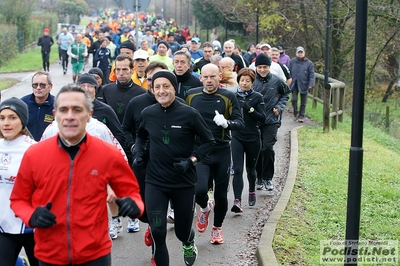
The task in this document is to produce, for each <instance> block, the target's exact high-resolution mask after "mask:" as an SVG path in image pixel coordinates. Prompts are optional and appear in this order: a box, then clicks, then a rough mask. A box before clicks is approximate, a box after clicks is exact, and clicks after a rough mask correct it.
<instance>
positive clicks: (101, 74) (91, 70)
mask: <svg viewBox="0 0 400 266" xmlns="http://www.w3.org/2000/svg"><path fill="white" fill-rule="evenodd" d="M88 73H89V74H96V75H98V76H99V77H100V78H101V79H103V71H102V70H101V69H100V68H98V67H94V68H91V69H90V70H89V71H88Z"/></svg>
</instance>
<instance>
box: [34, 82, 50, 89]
mask: <svg viewBox="0 0 400 266" xmlns="http://www.w3.org/2000/svg"><path fill="white" fill-rule="evenodd" d="M47 85H49V84H45V83H32V88H34V89H36V88H37V87H38V86H39V87H40V88H41V89H45V88H46V86H47Z"/></svg>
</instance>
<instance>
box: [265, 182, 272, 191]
mask: <svg viewBox="0 0 400 266" xmlns="http://www.w3.org/2000/svg"><path fill="white" fill-rule="evenodd" d="M263 183H264V189H265V190H267V191H271V190H273V189H274V185H272V180H263Z"/></svg>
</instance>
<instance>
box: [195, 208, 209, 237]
mask: <svg viewBox="0 0 400 266" xmlns="http://www.w3.org/2000/svg"><path fill="white" fill-rule="evenodd" d="M208 205H209V207H210V210H208V211H206V212H203V211H202V210H201V209H200V215H198V217H197V223H196V225H197V231H199V232H200V233H203V232H204V231H206V230H207V227H208V217H209V216H210V212H211V209H212V203H211V201H209V202H208Z"/></svg>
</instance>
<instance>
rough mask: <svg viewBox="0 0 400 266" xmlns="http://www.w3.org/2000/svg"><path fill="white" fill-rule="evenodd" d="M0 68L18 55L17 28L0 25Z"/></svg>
mask: <svg viewBox="0 0 400 266" xmlns="http://www.w3.org/2000/svg"><path fill="white" fill-rule="evenodd" d="M0 28H1V29H2V30H1V31H0V39H1V40H2V41H1V42H0V66H1V65H3V64H4V63H5V62H6V61H7V60H9V59H10V58H13V57H14V56H15V55H16V54H17V53H18V40H17V34H16V33H17V26H11V25H5V24H0Z"/></svg>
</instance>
